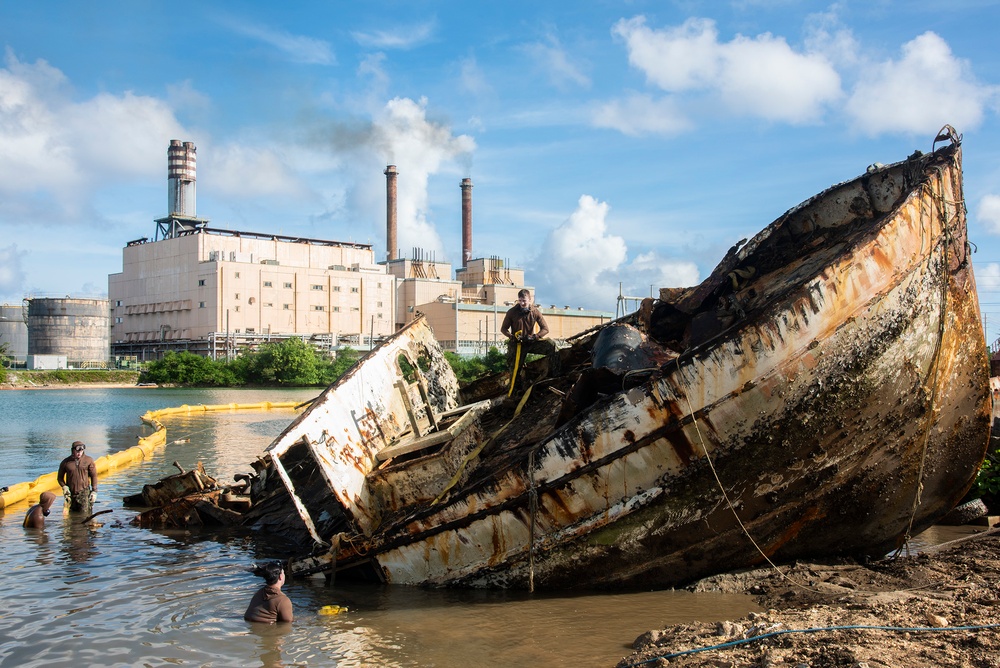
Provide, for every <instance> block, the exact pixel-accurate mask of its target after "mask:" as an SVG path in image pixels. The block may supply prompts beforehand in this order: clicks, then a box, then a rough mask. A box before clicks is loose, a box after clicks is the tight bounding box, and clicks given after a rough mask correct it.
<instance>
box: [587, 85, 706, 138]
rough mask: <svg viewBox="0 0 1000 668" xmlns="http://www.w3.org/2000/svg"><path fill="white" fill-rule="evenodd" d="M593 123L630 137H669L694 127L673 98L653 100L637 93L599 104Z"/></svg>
mask: <svg viewBox="0 0 1000 668" xmlns="http://www.w3.org/2000/svg"><path fill="white" fill-rule="evenodd" d="M592 122H593V124H594V125H595V126H596V127H599V128H611V129H612V130H618V131H619V132H621V133H623V134H627V135H632V136H639V135H645V134H656V135H664V136H672V135H677V134H680V133H681V132H684V131H685V130H688V129H690V128H691V127H692V126H693V123H692V122H691V121H690V120H688V119H687V118H686V117H685V116H684V114H683V112H681V111H680V109H679V107H678V105H677V103H676V101H675V100H673V99H672V98H660V99H653V98H652V97H650V96H649V95H642V94H639V93H635V94H632V95H630V96H628V97H626V98H624V99H620V100H612V101H610V102H606V103H604V104H602V105H600V106H599V107H598V108H597V109H596V110H595V111H594V114H593V117H592Z"/></svg>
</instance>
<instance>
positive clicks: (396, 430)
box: [269, 136, 991, 588]
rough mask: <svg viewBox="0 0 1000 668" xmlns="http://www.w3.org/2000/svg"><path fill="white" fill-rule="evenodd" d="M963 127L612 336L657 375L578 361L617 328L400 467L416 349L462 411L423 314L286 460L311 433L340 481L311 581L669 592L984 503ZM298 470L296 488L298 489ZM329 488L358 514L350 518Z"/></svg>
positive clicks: (333, 391)
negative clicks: (636, 345) (637, 338)
mask: <svg viewBox="0 0 1000 668" xmlns="http://www.w3.org/2000/svg"><path fill="white" fill-rule="evenodd" d="M952 138H953V140H954V141H953V143H952V145H951V146H948V147H945V148H943V149H940V150H938V151H936V152H934V153H932V154H929V155H926V156H913V157H911V158H910V159H909V160H907V161H904V162H901V163H897V164H895V165H890V166H889V167H884V168H880V169H876V170H871V171H870V172H869V173H868V174H866V175H864V176H862V177H859V178H858V179H855V180H853V181H849V182H845V183H844V184H840V185H838V186H834V187H833V188H831V189H829V190H827V191H825V192H824V193H821V194H820V195H817V196H816V197H814V198H812V199H811V200H809V201H807V202H805V203H803V204H802V205H799V206H798V207H796V208H794V209H792V210H790V211H789V212H788V213H786V214H785V215H784V216H782V217H781V218H779V219H778V220H777V221H775V222H774V223H772V224H771V225H770V226H768V227H767V228H766V229H765V230H763V231H762V232H761V233H760V234H758V235H757V236H756V237H755V238H754V239H752V240H751V241H750V242H749V243H747V244H746V245H744V246H742V247H741V248H738V249H734V250H733V251H731V253H730V254H729V255H727V257H726V258H725V259H724V260H723V262H722V263H721V264H720V266H719V268H717V269H716V271H715V272H713V275H712V276H711V277H709V279H707V280H706V281H705V282H704V283H702V284H701V285H700V286H696V287H695V288H692V289H689V290H687V291H667V290H664V291H661V299H660V300H655V301H653V302H651V303H650V304H646V305H644V308H643V309H640V312H638V313H637V314H635V315H633V316H630V317H629V318H626V319H625V320H623V321H621V322H618V323H615V325H614V326H620V327H629V328H634V330H636V331H638V332H640V333H641V334H642V336H643V337H644V341H647V342H649V345H650V346H651V347H652V348H655V347H656V346H660V347H659V348H658V350H659V352H657V353H656V355H655V356H656V359H657V360H658V362H657V364H656V365H655V366H652V367H650V368H640V369H629V371H628V373H622V372H621V369H618V370H616V369H610V370H608V369H603V368H602V369H594V368H587V366H586V365H581V364H579V361H580V360H581V359H583V360H584V361H587V360H588V359H589V358H588V356H589V355H590V351H591V350H592V349H593V347H594V342H595V340H597V339H599V337H601V336H602V335H607V334H606V333H605V334H602V332H604V331H605V330H606V331H607V332H610V331H612V330H611V329H609V328H608V327H606V328H599V329H598V330H596V331H594V332H590V333H587V334H586V335H585V336H581V337H580V338H579V339H578V340H576V341H574V342H573V343H574V345H573V347H572V348H571V349H570V350H568V351H565V356H564V360H563V365H562V366H563V368H564V369H569V371H568V372H567V373H566V375H565V376H562V377H558V378H555V379H550V380H549V381H545V382H543V383H539V384H538V385H537V386H536V388H537V389H536V388H533V392H532V394H531V396H529V398H528V399H527V400H526V402H525V406H524V409H523V410H524V412H523V413H520V414H517V415H513V414H512V413H513V407H512V406H511V405H510V404H508V403H505V402H502V401H498V402H497V403H496V405H495V406H493V407H491V408H490V409H489V410H487V411H486V412H485V413H484V414H483V415H482V417H477V419H476V420H469V421H468V422H469V423H470V424H471V426H469V427H468V428H466V429H464V430H462V431H461V432H460V433H459V434H458V435H456V436H455V437H454V438H451V439H450V440H448V441H447V442H445V443H443V444H435V446H434V447H432V448H428V449H427V450H426V451H419V452H416V453H415V454H408V455H406V456H405V457H401V458H400V459H399V460H398V461H397V460H395V459H388V460H387V461H385V462H384V463H378V459H379V452H380V451H384V450H386V449H393V448H395V451H398V452H403V451H405V450H407V448H405V447H400V443H401V442H405V441H406V440H407V439H409V440H410V442H412V443H415V444H416V445H414V446H412V447H414V448H416V447H418V446H420V445H421V443H423V442H424V441H420V440H419V439H418V438H417V437H418V436H420V437H423V438H424V439H425V441H426V437H425V436H423V434H413V433H409V434H408V433H407V429H408V427H407V423H408V420H407V418H406V417H405V415H406V413H405V412H404V409H403V408H401V406H400V404H399V402H396V401H394V400H393V399H392V396H393V392H394V391H396V390H393V387H394V386H395V383H396V382H397V380H398V378H399V376H400V375H401V374H402V373H404V372H405V371H406V369H405V368H400V367H399V365H398V364H396V361H397V360H398V359H399V351H400V350H407V351H409V352H408V353H407V354H408V355H410V357H412V358H413V360H411V361H415V360H416V358H417V357H420V356H421V355H423V357H424V358H425V360H427V361H429V362H430V363H429V364H425V366H424V368H423V369H422V370H420V371H418V373H417V374H416V376H417V381H415V383H416V385H418V386H419V383H420V382H421V381H420V377H422V376H426V377H427V381H429V382H426V381H425V385H432V386H433V387H432V388H430V390H429V391H428V392H425V393H424V394H420V393H417V392H412V391H411V392H410V394H411V395H412V396H411V399H412V402H413V404H414V405H415V406H416V407H417V408H416V409H413V408H411V411H412V410H416V411H417V413H420V411H421V410H427V411H429V412H430V413H431V417H433V416H434V415H436V414H439V413H440V414H445V413H447V412H448V411H449V410H460V404H461V403H462V402H463V397H462V396H461V392H459V390H458V388H457V383H456V382H455V381H454V378H453V376H449V374H450V369H447V368H446V367H447V364H446V363H444V362H443V358H442V357H441V356H440V353H439V351H436V343H435V342H434V341H433V337H432V336H431V334H430V332H429V329H428V328H427V327H426V324H424V323H423V322H422V320H418V321H415V323H414V324H413V325H411V327H409V328H408V329H407V330H404V331H403V332H401V333H399V334H397V335H396V337H394V339H393V340H392V341H391V342H390V343H388V344H387V345H386V346H385V347H384V349H380V350H379V351H376V352H375V353H373V356H372V357H371V358H370V359H369V360H366V361H365V362H364V363H362V365H360V366H359V367H358V368H356V369H355V371H354V372H353V379H352V378H348V379H345V380H344V381H342V382H341V383H340V384H339V385H335V386H333V387H331V388H330V389H329V390H327V392H326V393H324V395H323V397H321V398H320V400H318V401H317V402H316V403H315V404H314V405H313V407H312V408H311V409H310V411H307V412H306V413H305V414H304V415H302V416H301V417H300V418H299V419H298V420H297V421H296V423H293V425H291V426H290V427H289V429H287V430H286V432H285V433H284V434H282V436H281V437H279V439H278V440H277V441H276V442H275V444H273V445H272V446H271V448H270V451H269V454H270V456H271V458H272V460H273V461H274V463H275V466H276V467H277V468H278V469H281V467H282V466H283V462H284V460H285V458H286V457H288V455H289V453H291V452H293V450H294V448H293V446H294V445H295V444H300V447H301V444H303V443H305V444H308V446H309V450H310V453H311V457H312V461H313V462H314V465H315V467H316V468H318V469H320V470H322V472H323V475H322V479H323V480H324V481H325V482H326V484H327V489H326V490H325V491H324V490H323V489H322V487H321V486H320V487H317V488H316V489H317V490H319V491H318V492H313V496H312V498H313V499H314V501H313V502H311V503H309V502H303V501H301V499H300V502H299V503H298V505H299V506H300V508H299V511H298V512H299V515H300V516H302V517H303V520H304V523H305V524H306V525H307V526H308V525H310V524H312V525H313V527H314V528H313V534H314V535H313V540H314V542H315V543H316V545H317V546H318V549H317V550H316V553H315V554H313V555H312V556H310V557H307V558H303V559H301V560H295V561H293V563H292V568H293V571H297V572H308V571H316V570H321V569H324V568H330V569H332V568H333V567H334V562H335V564H336V568H337V570H338V572H340V573H343V574H345V575H346V574H350V573H352V572H359V571H360V570H362V569H364V570H365V571H366V572H369V573H371V572H373V573H375V574H376V575H377V576H378V577H380V578H382V579H384V580H385V581H388V582H393V583H405V584H421V585H439V586H452V585H458V586H474V587H527V586H528V585H529V582H531V583H533V585H534V586H537V587H546V588H569V587H594V586H642V587H655V586H674V585H678V584H681V583H683V582H686V581H689V580H691V579H694V578H697V577H701V576H704V575H707V574H711V573H715V572H721V571H726V570H731V569H735V568H740V567H747V566H753V565H756V564H760V563H762V562H764V559H765V555H766V556H767V558H770V559H772V560H789V559H793V558H800V557H805V556H810V555H812V556H815V555H828V554H835V553H852V554H858V553H864V554H869V555H881V554H884V553H885V552H887V551H889V550H891V549H893V548H894V547H896V546H898V545H900V544H901V543H902V541H904V540H905V538H906V537H907V536H908V535H911V534H915V533H916V532H918V531H919V530H921V529H922V528H924V527H925V526H927V525H929V524H931V523H933V522H934V521H935V520H936V519H937V518H939V517H941V516H943V515H944V514H945V513H947V512H948V511H949V510H950V509H951V508H952V507H953V506H954V504H955V503H956V502H957V501H958V500H959V499H960V498H961V497H962V496H963V494H964V493H965V492H966V491H967V489H968V487H969V486H970V485H971V483H972V480H973V479H974V476H975V473H976V470H977V469H978V466H979V464H980V462H981V461H982V457H983V455H984V453H985V449H986V445H987V441H988V439H989V429H990V410H991V408H990V405H991V404H990V393H989V380H988V373H989V365H988V360H987V353H986V346H985V340H984V336H983V332H982V330H981V325H980V318H979V307H978V302H977V301H976V291H975V285H974V278H973V274H972V264H971V260H970V258H969V250H968V244H967V240H966V228H965V217H964V204H963V201H962V186H961V153H960V147H959V145H958V141H957V138H954V137H953V136H952ZM664 323H666V324H664ZM681 332H683V333H681ZM675 335H676V336H675ZM672 338H676V339H677V341H679V342H680V344H678V343H677V341H672ZM661 344H662V345H661ZM671 346H673V347H674V348H675V350H676V349H677V348H680V350H676V352H671V350H670V348H671ZM644 355H646V353H645V352H644ZM647 358H649V356H648V355H647V356H646V357H643V358H642V359H647ZM637 359H638V358H637ZM663 359H667V360H668V361H666V362H662V360H663ZM574 362H577V363H576V364H574ZM404 367H405V365H404ZM602 374H603V375H602ZM361 375H364V376H365V377H366V380H367V381H371V382H373V383H374V384H373V385H365V384H363V383H361V382H359V381H358V380H357V379H358V378H359V377H360V376H361ZM608 378H610V379H611V380H612V381H613V382H612V383H610V385H609V384H608V381H607V379H608ZM372 379H375V380H372ZM352 383H353V385H352ZM602 383H605V384H604V385H602ZM615 384H617V389H613V390H609V389H608V388H609V387H612V388H613V387H615ZM496 385H497V386H498V387H499V386H501V383H496ZM549 386H551V387H552V388H554V389H557V390H559V392H547V391H546V389H547V387H549ZM405 392H406V390H405V389H400V390H398V392H397V393H399V394H402V393H405ZM425 395H426V396H425ZM425 399H426V400H425ZM422 402H423V403H422ZM420 406H429V408H427V409H421V408H420ZM570 409H572V410H570ZM362 414H364V415H365V416H367V417H366V418H365V419H359V418H358V416H359V415H362ZM557 415H558V419H557V418H556V416H557ZM417 431H420V427H419V425H418V427H417ZM293 477H294V476H292V475H288V476H284V477H283V478H282V480H283V481H284V482H285V484H286V487H288V488H289V489H290V491H292V492H293V494H292V495H291V496H292V497H294V494H295V492H296V487H295V485H294V480H293V479H292V478H293ZM324 494H325V497H324ZM317 498H325V499H327V500H328V499H329V498H335V499H336V501H337V505H338V507H339V508H340V509H342V513H341V514H340V515H339V516H338V517H337V519H336V521H326V522H325V523H324V521H323V520H322V519H321V517H320V516H321V515H322V513H321V512H318V508H317V502H316V501H315V499H317ZM324 502H325V501H324ZM326 510H327V511H329V508H327V509H326ZM328 514H330V513H329V512H328ZM334 514H335V513H334ZM331 545H332V546H333V548H332V549H330V547H329V546H331Z"/></svg>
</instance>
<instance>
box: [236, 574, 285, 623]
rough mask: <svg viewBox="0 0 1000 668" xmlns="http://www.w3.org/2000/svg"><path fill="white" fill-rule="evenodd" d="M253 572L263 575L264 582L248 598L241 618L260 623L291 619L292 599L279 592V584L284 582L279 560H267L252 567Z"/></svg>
mask: <svg viewBox="0 0 1000 668" xmlns="http://www.w3.org/2000/svg"><path fill="white" fill-rule="evenodd" d="M253 573H254V575H260V576H261V577H263V578H264V583H265V584H264V586H263V587H261V588H260V589H258V590H257V593H256V594H254V595H253V598H252V599H250V605H249V606H247V611H246V612H245V613H243V619H245V620H247V621H248V622H260V623H262V624H274V623H275V622H290V621H292V601H291V599H289V598H288V597H287V596H285V595H284V594H282V593H281V585H283V584H285V569H284V568H282V567H281V562H280V561H271V562H268V563H266V564H264V565H263V566H258V567H256V568H254V571H253Z"/></svg>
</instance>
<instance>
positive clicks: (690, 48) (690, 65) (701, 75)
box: [612, 16, 842, 124]
mask: <svg viewBox="0 0 1000 668" xmlns="http://www.w3.org/2000/svg"><path fill="white" fill-rule="evenodd" d="M612 32H613V33H614V34H615V35H617V36H618V37H620V38H622V39H623V40H624V41H625V45H626V49H627V50H628V57H629V63H630V64H631V65H632V66H633V67H636V68H638V69H639V70H641V71H642V72H643V73H644V74H645V75H646V78H647V80H648V81H649V82H650V83H651V84H653V85H655V86H657V87H658V88H660V89H662V90H664V91H667V92H673V93H681V92H688V91H706V92H707V93H709V94H712V95H715V96H716V97H717V98H718V99H719V100H720V101H721V102H722V103H723V104H724V105H725V107H726V108H728V110H729V111H730V113H733V114H737V115H750V116H757V117H760V118H763V119H766V120H772V121H784V122H788V123H796V124H799V123H808V122H814V121H817V120H819V119H820V118H821V116H822V114H823V111H824V110H825V108H826V107H827V106H829V105H830V104H832V103H833V102H835V101H836V100H838V99H839V98H841V96H842V92H841V88H840V76H839V74H838V73H837V71H836V70H835V69H834V68H833V66H832V65H831V63H830V62H829V61H828V60H827V58H826V57H825V56H824V55H822V54H821V53H817V52H800V51H796V50H794V49H792V47H791V46H789V45H788V43H787V42H786V41H785V40H784V38H782V37H775V36H773V35H771V34H769V33H764V34H761V35H758V36H757V37H754V38H749V37H744V36H742V35H737V36H736V37H735V38H733V39H732V40H731V41H729V42H720V41H719V35H718V31H717V30H716V27H715V22H714V21H712V20H710V19H700V18H691V19H688V20H687V21H685V22H684V23H683V24H682V25H680V26H675V27H668V28H664V29H662V30H654V29H652V28H649V27H648V26H647V25H646V20H645V17H642V16H638V17H635V18H632V19H622V20H621V21H619V22H618V23H617V24H615V27H614V28H613V31H612Z"/></svg>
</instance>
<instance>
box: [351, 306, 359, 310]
mask: <svg viewBox="0 0 1000 668" xmlns="http://www.w3.org/2000/svg"><path fill="white" fill-rule="evenodd" d="M351 310H352V311H360V310H361V309H359V308H358V307H357V306H352V307H351Z"/></svg>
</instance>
